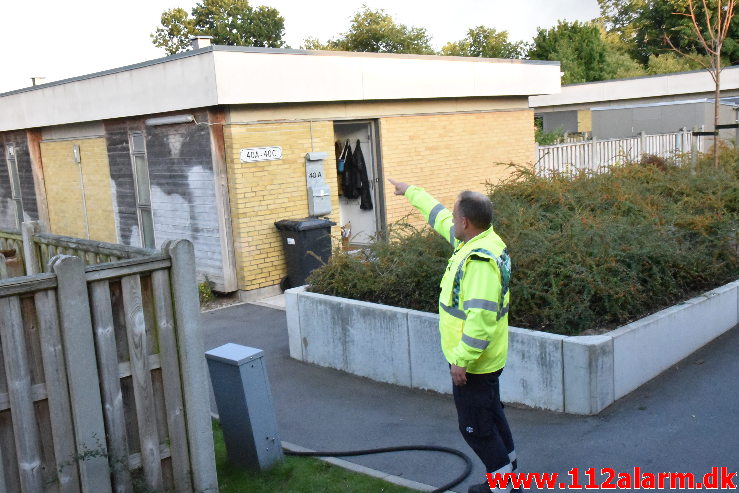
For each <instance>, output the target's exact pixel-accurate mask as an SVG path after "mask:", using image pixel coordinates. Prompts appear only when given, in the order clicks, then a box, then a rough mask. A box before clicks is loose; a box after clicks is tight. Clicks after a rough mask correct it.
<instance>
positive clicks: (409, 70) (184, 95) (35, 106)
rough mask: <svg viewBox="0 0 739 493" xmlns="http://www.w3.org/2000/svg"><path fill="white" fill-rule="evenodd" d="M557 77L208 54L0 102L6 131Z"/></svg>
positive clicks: (504, 65)
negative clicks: (245, 105)
mask: <svg viewBox="0 0 739 493" xmlns="http://www.w3.org/2000/svg"><path fill="white" fill-rule="evenodd" d="M559 71H560V67H559V63H558V62H554V63H552V62H545V63H539V62H532V61H529V60H501V59H475V58H463V57H444V56H434V55H395V54H377V53H371V54H369V53H349V52H315V51H307V50H286V49H271V48H246V47H232V46H209V47H205V48H201V49H199V50H193V51H188V52H185V53H181V54H178V55H173V56H169V57H165V58H159V59H155V60H149V61H146V62H142V63H139V64H135V65H128V66H125V67H119V68H116V69H112V70H106V71H103V72H97V73H94V74H89V75H83V76H80V77H75V78H71V79H66V80H62V81H57V82H50V83H47V84H43V85H39V86H35V87H30V88H24V89H19V90H16V91H11V92H7V93H4V94H0V110H1V111H0V131H6V130H17V129H23V128H35V127H46V126H52V125H64V124H69V123H80V122H88V121H98V120H104V119H111V118H124V117H131V116H140V115H148V114H154V113H166V112H172V111H181V110H187V109H194V108H204V107H209V106H216V105H227V104H259V103H285V102H326V101H372V100H400V99H442V98H471V97H506V96H518V97H528V96H530V95H532V94H550V93H553V92H557V91H559V89H560V77H559ZM301 77H302V78H303V79H304V80H305V83H297V82H300V79H299V78H301Z"/></svg>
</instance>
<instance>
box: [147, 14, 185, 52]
mask: <svg viewBox="0 0 739 493" xmlns="http://www.w3.org/2000/svg"><path fill="white" fill-rule="evenodd" d="M161 23H162V25H161V26H159V27H157V29H156V31H155V32H154V34H152V35H151V39H152V43H154V46H156V47H158V48H164V51H166V52H167V55H174V54H175V53H180V52H183V51H187V50H189V49H190V36H192V35H193V34H194V33H195V20H194V19H192V18H190V17H189V16H188V15H187V12H186V11H185V10H184V9H181V8H174V9H170V10H167V11H164V12H162V17H161Z"/></svg>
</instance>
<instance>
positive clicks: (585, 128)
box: [577, 110, 593, 132]
mask: <svg viewBox="0 0 739 493" xmlns="http://www.w3.org/2000/svg"><path fill="white" fill-rule="evenodd" d="M577 131H578V132H592V131H593V113H592V112H591V111H590V110H579V111H578V112H577Z"/></svg>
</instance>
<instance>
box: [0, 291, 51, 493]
mask: <svg viewBox="0 0 739 493" xmlns="http://www.w3.org/2000/svg"><path fill="white" fill-rule="evenodd" d="M0 339H2V348H3V359H4V360H5V375H6V379H7V384H8V399H9V401H10V409H11V410H12V411H11V412H12V415H13V434H14V436H15V450H16V455H17V457H18V472H19V474H20V483H21V490H22V491H23V492H28V493H41V492H42V491H43V486H44V480H43V477H42V475H41V438H40V435H39V427H38V423H37V422H36V411H35V410H34V407H33V397H32V395H31V370H30V368H29V366H28V351H27V348H26V340H25V338H24V336H23V318H22V316H21V303H20V298H19V297H18V296H11V297H7V298H0ZM3 481H4V478H3Z"/></svg>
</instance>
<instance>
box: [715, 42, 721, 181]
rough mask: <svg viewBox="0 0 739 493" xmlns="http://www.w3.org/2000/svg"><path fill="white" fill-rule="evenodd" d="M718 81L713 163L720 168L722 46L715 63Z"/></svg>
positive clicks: (716, 79) (716, 80)
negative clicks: (719, 131) (719, 135)
mask: <svg viewBox="0 0 739 493" xmlns="http://www.w3.org/2000/svg"><path fill="white" fill-rule="evenodd" d="M714 70H715V71H716V72H715V77H714V80H715V82H716V91H715V93H714V99H715V101H714V106H713V130H714V133H715V135H714V136H713V165H714V166H715V167H716V168H718V158H719V138H718V125H719V113H720V111H721V48H719V49H718V50H717V54H716V63H715V65H714Z"/></svg>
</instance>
